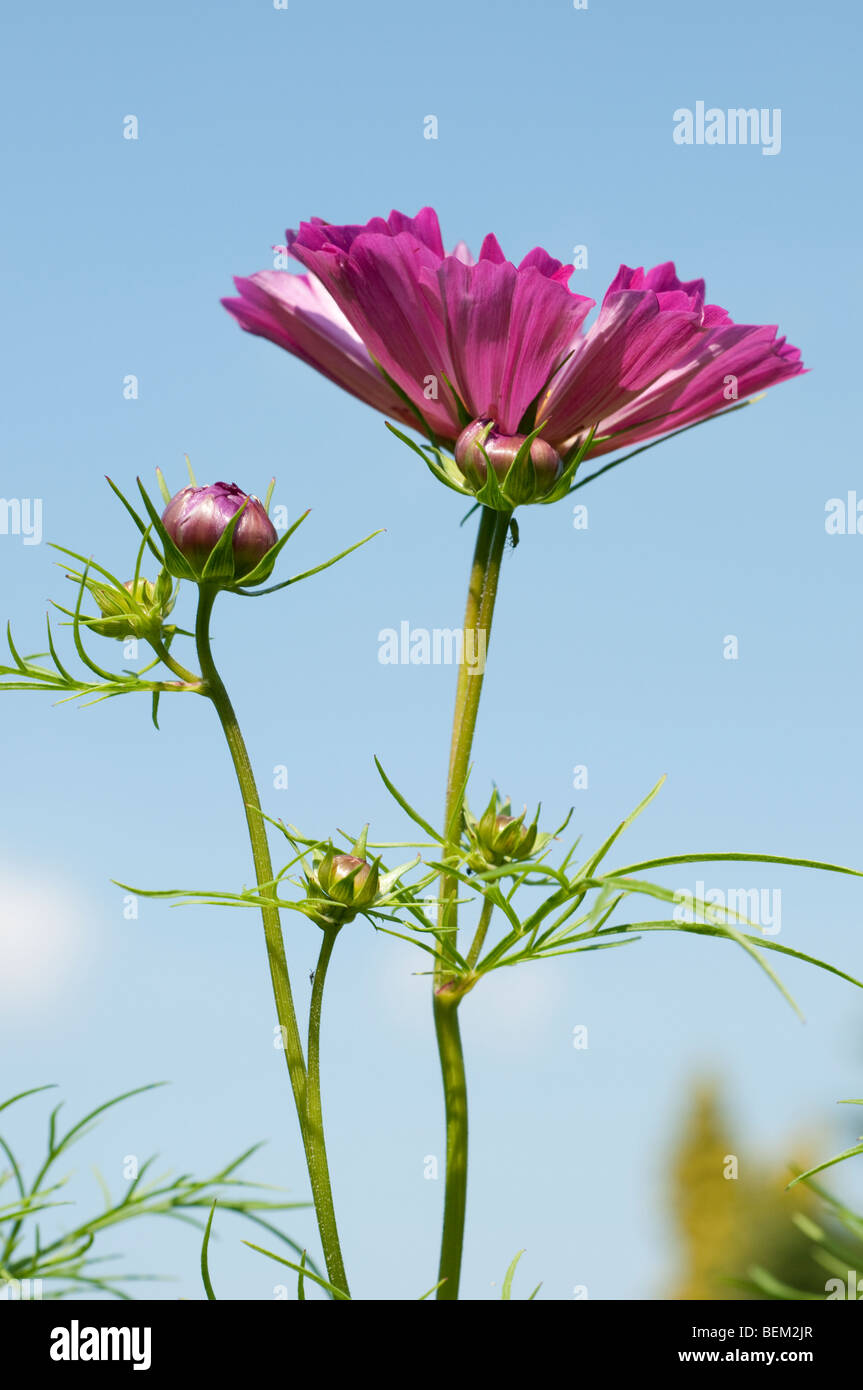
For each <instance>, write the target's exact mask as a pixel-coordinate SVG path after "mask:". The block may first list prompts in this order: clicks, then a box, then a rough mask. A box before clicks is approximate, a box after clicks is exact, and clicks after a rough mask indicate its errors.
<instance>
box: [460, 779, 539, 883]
mask: <svg viewBox="0 0 863 1390" xmlns="http://www.w3.org/2000/svg"><path fill="white" fill-rule="evenodd" d="M511 810H512V808H511V806H510V802H509V800H506V801H501V799H500V797H499V795H498V793H497V791H496V790H495V791H494V792H492V796H491V800H490V801H489V804H488V806H487V807H486V809H485V811H484V812H483V813H482V816H481V817H480V818H479V820H477V819H476V817H475V816H473V815H471V813H470V811H469V809H468V808H467V806H465V809H464V824H465V830H466V831H467V837H468V840H469V842H470V845H471V849H472V850H473V855H472V862H473V863H474V865H475V867H477V868H479V867H480V866H482V865H494V866H496V867H497V866H499V865H501V864H508V863H510V862H513V861H518V860H524V859H531V858H532V857H533V855H534V854H536V853H538V852H539V851H540V850H541V849H544V848H545V846H546V845H547V844H548V841H549V838H550V837H549V836H548V835H540V833H539V829H538V825H537V822H538V819H539V807H537V812H536V816H534V819H533V821H532V822H531V824H530V825H525V823H524V822H525V816H526V814H527V807H525V809H524V810H523V811H522V813H521V815H520V816H513V815H512V814H511Z"/></svg>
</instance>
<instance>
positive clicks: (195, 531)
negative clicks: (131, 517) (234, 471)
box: [162, 483, 278, 581]
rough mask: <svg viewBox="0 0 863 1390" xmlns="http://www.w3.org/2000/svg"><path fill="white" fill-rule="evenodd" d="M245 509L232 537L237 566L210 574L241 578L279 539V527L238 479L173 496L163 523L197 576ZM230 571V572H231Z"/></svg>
mask: <svg viewBox="0 0 863 1390" xmlns="http://www.w3.org/2000/svg"><path fill="white" fill-rule="evenodd" d="M241 507H242V508H243V514H242V516H241V517H240V519H239V521H238V522H237V524H236V526H235V527H234V533H233V536H232V537H231V544H232V550H233V559H232V565H231V564H229V565H228V566H227V569H226V570H224V571H223V568H222V567H220V570H219V573H218V574H214V575H212V576H211V575H208V576H207V577H208V578H211V577H212V578H214V579H216V580H219V579H228V580H229V581H231V580H234V579H236V580H238V581H239V580H242V577H243V575H247V574H251V572H252V571H253V570H254V569H255V567H256V566H257V565H258V563H259V562H260V561H261V560H262V559H263V558H264V556H265V555H266V554H267V552H268V551H269V550H270V549H272V547H273V546H274V545H275V544H276V542H277V540H278V536H277V534H276V528H275V527H274V526H273V523H272V522H271V521H270V518H269V517H268V516H267V513H266V511H265V510H264V507H263V504H262V503H261V502H260V501H259V500H258V498H257V497H251V496H248V495H247V494H246V493H245V492H243V491H242V489H241V488H238V487H237V485H236V483H211V484H209V486H207V487H184V488H183V489H182V491H181V492H178V493H177V494H176V496H174V497H172V498H171V500H170V502H169V503H168V505H167V507H166V508H165V510H164V512H163V514H162V525H163V527H164V528H165V530H166V531H167V533H168V535H169V536H170V538H171V540H172V541H173V542H174V545H175V546H176V547H177V549H178V550H179V551H180V553H181V555H182V556H183V557H184V558H185V559H186V560H187V561H188V562H189V564H190V565H191V567H192V569H193V570H194V571H195V574H196V576H197V577H198V578H201V577H202V576H203V572H204V567H205V565H206V563H207V560H208V559H209V558H210V555H211V554H212V552H213V550H214V548H215V547H216V545H217V544H218V542H219V540H220V539H221V536H222V534H223V532H224V530H225V528H226V526H227V525H228V524H229V522H230V521H231V518H232V517H234V516H235V515H236V513H237V512H238V511H239V510H240V508H241ZM229 570H230V571H231V572H230V573H228V571H229Z"/></svg>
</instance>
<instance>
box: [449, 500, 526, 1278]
mask: <svg viewBox="0 0 863 1390" xmlns="http://www.w3.org/2000/svg"><path fill="white" fill-rule="evenodd" d="M509 522H510V513H508V512H495V511H492V510H491V509H490V508H488V507H483V509H482V512H481V515H480V522H479V531H478V533H477V540H476V549H475V551H474V557H473V564H472V566H471V574H470V583H469V586H468V596H467V605H466V608H465V618H464V653H463V655H465V656H466V655H467V649H468V634H469V633H470V634H472V635H473V647H472V652H473V655H474V656H475V657H478V658H479V660H478V661H477V664H476V665H475V666H470V665H468V663H467V661H466V660H463V661H462V664H461V666H460V668H459V676H458V685H457V688H456V700H455V713H454V716H453V729H452V743H451V745H450V760H449V775H448V778H447V794H446V811H445V820H444V831H445V834H446V836H447V839H449V840H452V841H453V842H457V840H458V838H459V834H460V820H459V812H460V799H461V796H462V792H463V788H464V784H465V780H466V778H467V773H468V767H469V765H470V755H471V748H472V747H473V736H474V730H475V729H476V720H477V714H478V712H479V701H480V695H481V694H482V682H483V675H484V672H485V657H486V654H487V652H488V644H489V637H490V634H491V624H492V618H493V616H494V605H495V599H496V597H497V586H498V579H499V576H500V566H501V561H502V559H503V551H504V546H505V545H506V538H507V533H508V531H509ZM457 895H458V880H457V879H456V878H454V877H453V876H452V875H446V874H445V875H443V877H442V879H441V906H440V915H439V923H440V925H441V926H442V927H446V928H447V930H448V932H449V933H450V934H451V935H450V939H451V940H452V941H453V942H455V938H456V930H457V925H458V920H457V911H458V909H457V906H456V901H455V899H456V897H457ZM449 973H450V972H448V970H447V968H446V965H445V962H444V961H443V959H442V957H441V956H440V955H439V956H438V958H437V961H436V963H435V976H434V1018H435V1032H436V1034H437V1042H438V1053H439V1055H440V1064H441V1074H442V1076H443V1086H444V1102H445V1107H446V1186H445V1192H444V1218H443V1233H442V1236H441V1253H440V1267H439V1271H438V1279H441V1280H444V1281H445V1282H444V1283H443V1284H442V1285H441V1287H440V1288H439V1289H438V1292H437V1297H438V1298H439V1299H445V1300H446V1299H448V1300H452V1299H457V1298H458V1287H459V1277H460V1274H461V1259H462V1248H463V1246H464V1221H465V1209H466V1204H467V1137H468V1129H467V1123H468V1122H467V1083H466V1079H465V1070H464V1055H463V1053H462V1046H461V1033H460V1030H459V1023H458V1000H457V999H453V998H452V997H448V984H449Z"/></svg>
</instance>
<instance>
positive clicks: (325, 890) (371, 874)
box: [306, 848, 379, 926]
mask: <svg viewBox="0 0 863 1390" xmlns="http://www.w3.org/2000/svg"><path fill="white" fill-rule="evenodd" d="M306 881H307V883H308V886H309V895H310V899H311V900H313V901H314V902H315V903H317V902H318V901H320V903H321V908H320V910H319V912H317V913H314V914H310V915H314V917H315V920H316V921H317V922H318V925H319V926H320V925H332V926H335V925H336V924H337V923H338V924H342V923H344V922H349V921H351V919H352V918H353V917H355V916H356V914H357V913H358V912H361V911H362V909H363V908H364V907H368V906H369V905H370V904H371V903H373V902H374V901H375V898H376V897H377V895H378V887H379V875H378V868H377V864H376V863H375V864H369V862H368V860H366V859H360V858H359V856H358V855H356V854H336V853H335V851H334V850H333V849H332V848H330V849H329V850H327V852H326V854H325V855H324V856H323V858H322V859H321V860H320V862H319V863H318V864H317V866H316V868H315V870H314V872H313V873H312V874H311V875H307V879H306Z"/></svg>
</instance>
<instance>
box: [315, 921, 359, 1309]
mask: <svg viewBox="0 0 863 1390" xmlns="http://www.w3.org/2000/svg"><path fill="white" fill-rule="evenodd" d="M340 930H341V927H325V928H324V939H323V942H322V944H321V953H320V955H319V957H318V964H317V966H316V968H315V976H314V980H313V982H312V1003H311V1007H310V1009H309V1047H308V1059H309V1070H308V1085H307V1088H306V1126H307V1144H308V1154H309V1173H310V1174H311V1177H312V1187H313V1189H314V1184H315V1181H316V1180H319V1181H322V1182H323V1184H324V1185H325V1188H326V1193H327V1198H328V1200H327V1201H325V1202H322V1203H321V1204H320V1206H319V1207H318V1202H317V1193H315V1206H316V1207H318V1225H319V1227H320V1232H321V1243H322V1245H323V1248H324V1257H325V1259H326V1264H327V1273H328V1274H329V1276H330V1282H331V1283H332V1284H335V1286H336V1288H337V1289H343V1290H344V1292H345V1293H348V1292H349V1290H348V1280H347V1275H346V1274H345V1266H344V1262H343V1260H342V1252H341V1247H340V1246H339V1233H338V1230H337V1228H336V1218H335V1212H334V1210H333V1199H332V1192H331V1189H330V1171H329V1167H328V1166H327V1150H326V1146H325V1144H324V1117H323V1110H322V1108H321V1007H322V1005H323V1000H324V982H325V980H326V978H327V967H328V965H329V963H330V956H331V955H332V953H333V946H334V945H335V941H336V937H337V936H338V934H339V931H340Z"/></svg>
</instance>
